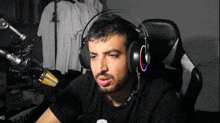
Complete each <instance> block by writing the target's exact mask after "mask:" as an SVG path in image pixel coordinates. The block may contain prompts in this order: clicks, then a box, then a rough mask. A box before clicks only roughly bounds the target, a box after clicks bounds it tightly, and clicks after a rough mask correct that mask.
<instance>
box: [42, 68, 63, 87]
mask: <svg viewBox="0 0 220 123" xmlns="http://www.w3.org/2000/svg"><path fill="white" fill-rule="evenodd" d="M39 81H40V82H41V83H43V84H45V85H49V86H52V87H55V86H56V85H57V83H58V81H59V80H58V79H57V78H56V77H55V76H54V75H53V74H52V73H51V72H50V71H48V70H47V69H44V72H43V73H42V74H41V76H40V78H39Z"/></svg>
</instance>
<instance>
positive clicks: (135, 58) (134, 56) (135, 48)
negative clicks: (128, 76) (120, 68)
mask: <svg viewBox="0 0 220 123" xmlns="http://www.w3.org/2000/svg"><path fill="white" fill-rule="evenodd" d="M141 46H142V45H141V44H140V43H138V42H136V41H134V42H132V43H131V44H130V46H129V48H128V50H127V65H128V69H129V71H130V73H135V72H136V68H137V66H140V60H139V58H140V49H141Z"/></svg>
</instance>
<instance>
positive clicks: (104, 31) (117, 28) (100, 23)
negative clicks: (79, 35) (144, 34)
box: [86, 13, 139, 49]
mask: <svg viewBox="0 0 220 123" xmlns="http://www.w3.org/2000/svg"><path fill="white" fill-rule="evenodd" d="M135 28H136V27H135V26H134V25H133V24H132V23H130V22H129V21H127V20H125V19H123V18H122V17H120V16H118V15H115V14H109V13H108V14H104V13H103V14H102V15H101V16H100V17H99V18H98V20H96V21H95V22H94V23H93V24H92V26H91V27H90V29H89V31H88V34H87V36H86V41H90V39H91V38H94V39H99V38H103V40H104V41H105V40H106V39H107V37H108V36H110V35H114V34H120V35H125V37H126V41H125V46H126V49H128V47H129V46H130V44H131V43H132V42H133V41H138V40H139V34H138V32H137V31H136V30H135Z"/></svg>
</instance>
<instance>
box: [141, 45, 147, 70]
mask: <svg viewBox="0 0 220 123" xmlns="http://www.w3.org/2000/svg"><path fill="white" fill-rule="evenodd" d="M144 47H146V46H145V45H143V46H142V47H141V50H140V67H141V70H142V71H146V70H147V65H146V66H145V68H144V69H143V66H142V63H141V53H142V49H143V48H144Z"/></svg>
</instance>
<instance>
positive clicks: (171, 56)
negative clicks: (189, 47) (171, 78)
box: [162, 38, 179, 65]
mask: <svg viewBox="0 0 220 123" xmlns="http://www.w3.org/2000/svg"><path fill="white" fill-rule="evenodd" d="M178 43H179V38H177V40H176V43H175V44H174V45H173V48H172V50H171V51H170V53H169V54H168V56H167V57H166V58H165V59H164V60H163V61H162V63H163V64H165V65H170V64H171V63H172V62H173V59H174V56H175V54H176V48H177V44H178Z"/></svg>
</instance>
